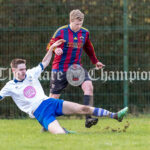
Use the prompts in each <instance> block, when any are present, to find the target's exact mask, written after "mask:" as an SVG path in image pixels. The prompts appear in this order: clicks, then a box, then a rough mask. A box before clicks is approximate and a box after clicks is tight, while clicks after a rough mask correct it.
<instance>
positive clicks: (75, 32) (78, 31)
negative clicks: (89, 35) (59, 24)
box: [68, 24, 81, 34]
mask: <svg viewBox="0 0 150 150" xmlns="http://www.w3.org/2000/svg"><path fill="white" fill-rule="evenodd" d="M68 28H69V29H70V30H71V31H72V32H73V33H75V34H77V33H78V32H80V30H81V29H80V30H79V31H77V32H74V31H73V30H72V29H71V28H70V24H69V25H68Z"/></svg>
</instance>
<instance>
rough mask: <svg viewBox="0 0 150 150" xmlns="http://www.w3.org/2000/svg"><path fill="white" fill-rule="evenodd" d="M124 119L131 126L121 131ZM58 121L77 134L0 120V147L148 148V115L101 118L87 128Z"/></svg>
mask: <svg viewBox="0 0 150 150" xmlns="http://www.w3.org/2000/svg"><path fill="white" fill-rule="evenodd" d="M127 121H128V122H129V123H130V126H129V128H128V129H127V130H126V132H123V131H122V129H124V126H125V125H126V124H127V123H126V122H127ZM59 122H60V124H61V125H62V126H63V127H65V128H67V129H71V130H73V131H77V134H70V135H52V134H50V133H48V132H47V133H41V132H40V130H41V126H40V124H39V123H37V121H36V120H30V119H27V120H0V150H148V149H150V117H138V118H126V119H125V120H124V121H123V122H122V123H119V122H117V121H115V120H112V119H100V120H99V123H98V124H97V125H96V126H94V127H92V128H90V129H87V128H85V127H84V120H75V119H73V120H59ZM109 127H111V128H113V129H117V130H118V128H120V130H121V132H118V131H116V132H113V131H112V129H110V128H109ZM108 128H109V129H108ZM114 131H115V130H114Z"/></svg>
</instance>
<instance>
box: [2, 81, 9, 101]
mask: <svg viewBox="0 0 150 150" xmlns="http://www.w3.org/2000/svg"><path fill="white" fill-rule="evenodd" d="M7 96H11V95H10V91H9V85H8V84H6V85H5V86H4V87H3V88H2V89H1V90H0V101H1V100H2V99H4V98H5V97H7Z"/></svg>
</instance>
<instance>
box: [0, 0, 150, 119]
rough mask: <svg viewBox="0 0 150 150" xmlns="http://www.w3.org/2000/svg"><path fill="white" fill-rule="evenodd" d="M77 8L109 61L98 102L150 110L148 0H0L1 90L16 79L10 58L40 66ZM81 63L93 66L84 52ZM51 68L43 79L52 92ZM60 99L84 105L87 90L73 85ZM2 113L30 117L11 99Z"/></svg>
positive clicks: (98, 84) (98, 51) (113, 107)
mask: <svg viewBox="0 0 150 150" xmlns="http://www.w3.org/2000/svg"><path fill="white" fill-rule="evenodd" d="M72 9H80V10H81V11H82V12H84V14H85V21H84V27H86V28H88V29H89V31H90V39H91V41H92V43H93V45H94V47H95V52H96V55H97V57H98V58H99V60H100V61H101V62H103V63H104V64H105V65H106V67H105V69H104V70H103V71H104V72H105V77H106V76H107V80H106V78H104V80H101V79H100V80H97V81H93V85H94V100H95V106H98V107H103V108H106V109H109V110H112V111H116V110H117V109H119V108H122V107H123V106H126V105H128V106H129V108H130V112H131V113H149V112H150V111H149V110H150V92H149V91H150V84H149V80H150V71H149V70H150V59H149V56H150V2H149V0H135V1H128V0H107V1H105V0H92V1H89V0H70V1H68V0H56V1H53V0H42V1H41V0H32V1H31V0H24V1H22V2H20V1H19V0H11V1H10V0H0V68H5V70H3V71H2V70H1V73H0V89H1V88H2V87H3V86H4V85H5V83H6V82H7V81H8V80H10V79H11V78H12V75H10V72H11V71H10V69H7V68H9V63H10V61H11V59H13V58H16V57H17V58H18V57H21V58H25V59H26V60H27V62H28V63H27V67H28V68H31V67H33V66H35V65H37V64H38V63H39V62H40V61H41V60H42V58H43V57H44V55H45V53H46V45H47V43H48V42H49V40H50V38H51V37H52V35H53V33H54V32H55V30H56V29H57V28H58V27H60V26H62V25H66V24H69V12H70V11H71V10H72ZM82 63H83V66H84V67H85V68H86V69H87V70H89V69H91V68H94V66H93V65H92V63H90V61H89V58H88V57H87V56H86V54H85V53H84V54H83V56H82ZM50 71H51V65H50V66H49V67H48V68H47V69H46V72H45V73H44V74H42V77H41V83H42V85H43V87H44V90H45V93H46V94H47V95H49V82H50V81H49V80H48V77H47V76H50ZM101 72H102V70H100V71H97V72H96V77H101V76H100V75H101ZM117 72H119V73H121V72H123V73H124V74H125V73H126V72H128V73H127V76H128V79H127V80H125V79H122V80H120V78H119V79H117V77H116V76H117V75H118V74H117ZM5 77H7V78H5ZM101 78H102V77H101ZM61 98H62V99H66V100H70V101H74V102H78V103H82V101H83V92H82V90H81V88H80V87H79V88H78V87H71V86H70V85H69V86H68V87H67V88H66V89H65V90H64V91H63V93H62V95H61ZM0 115H1V117H12V118H13V117H21V118H22V117H26V115H25V114H24V113H22V112H20V110H18V108H17V107H16V106H15V104H14V102H13V101H12V99H11V98H5V100H3V101H2V102H1V103H0Z"/></svg>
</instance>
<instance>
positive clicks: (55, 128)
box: [48, 120, 66, 134]
mask: <svg viewBox="0 0 150 150" xmlns="http://www.w3.org/2000/svg"><path fill="white" fill-rule="evenodd" d="M48 131H49V132H50V133H52V134H65V133H66V132H65V130H64V129H63V128H62V127H61V126H60V124H59V122H58V121H57V120H54V121H53V122H51V123H50V124H49V125H48Z"/></svg>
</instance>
